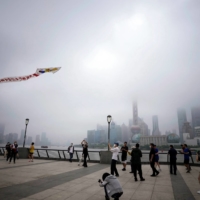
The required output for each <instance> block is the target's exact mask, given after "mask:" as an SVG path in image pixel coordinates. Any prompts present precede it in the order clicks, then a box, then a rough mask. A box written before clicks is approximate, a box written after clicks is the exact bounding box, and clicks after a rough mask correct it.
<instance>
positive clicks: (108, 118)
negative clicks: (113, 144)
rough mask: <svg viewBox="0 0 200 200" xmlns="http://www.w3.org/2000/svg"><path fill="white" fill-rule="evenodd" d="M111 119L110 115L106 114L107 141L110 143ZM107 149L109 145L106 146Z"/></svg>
mask: <svg viewBox="0 0 200 200" xmlns="http://www.w3.org/2000/svg"><path fill="white" fill-rule="evenodd" d="M111 121H112V116H111V115H108V116H107V122H108V143H110V122H111ZM108 151H109V147H108Z"/></svg>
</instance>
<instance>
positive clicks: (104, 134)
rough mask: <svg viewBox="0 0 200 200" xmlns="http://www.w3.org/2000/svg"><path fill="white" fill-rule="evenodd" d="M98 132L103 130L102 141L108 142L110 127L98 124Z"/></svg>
mask: <svg viewBox="0 0 200 200" xmlns="http://www.w3.org/2000/svg"><path fill="white" fill-rule="evenodd" d="M97 130H101V141H102V142H108V125H106V126H105V125H100V124H97Z"/></svg>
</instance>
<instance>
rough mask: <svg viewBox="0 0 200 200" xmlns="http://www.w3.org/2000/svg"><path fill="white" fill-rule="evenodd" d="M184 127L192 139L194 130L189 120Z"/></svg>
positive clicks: (184, 131) (184, 130)
mask: <svg viewBox="0 0 200 200" xmlns="http://www.w3.org/2000/svg"><path fill="white" fill-rule="evenodd" d="M182 129H183V130H182V132H183V133H189V135H190V139H192V138H193V130H192V127H191V126H190V123H189V122H184V124H183V127H182Z"/></svg>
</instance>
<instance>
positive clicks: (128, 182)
mask: <svg viewBox="0 0 200 200" xmlns="http://www.w3.org/2000/svg"><path fill="white" fill-rule="evenodd" d="M77 164H78V163H76V162H73V163H69V162H67V161H51V160H35V161H34V162H33V163H32V162H31V163H30V162H28V160H24V159H21V160H20V159H19V160H17V161H16V164H13V163H11V164H8V163H7V162H6V161H5V159H4V158H3V157H0V200H4V199H5V200H9V199H12V200H13V199H14V200H18V199H22V200H34V199H35V200H40V199H41V200H42V199H45V200H65V199H67V200H79V199H80V200H86V199H88V200H104V199H105V198H104V191H103V188H100V187H99V185H98V183H97V181H98V179H99V178H101V177H102V174H103V173H104V172H109V171H110V170H109V165H100V164H96V163H89V164H88V168H82V167H79V166H78V165H77ZM117 168H118V170H119V174H120V177H119V181H120V183H121V185H122V187H123V191H124V194H123V196H122V197H121V198H120V199H121V200H123V199H126V200H128V199H129V200H131V199H135V200H137V199H138V200H139V199H141V200H173V199H175V200H178V199H180V200H184V199H185V200H193V199H196V200H197V199H199V200H200V195H198V194H197V190H200V185H199V183H198V181H197V176H198V173H199V171H200V169H199V167H192V171H191V173H190V174H187V173H186V171H185V168H184V167H183V166H178V174H177V176H175V175H170V174H169V167H168V166H167V165H163V166H162V171H161V172H160V174H159V175H158V176H157V177H150V175H151V169H150V166H149V165H143V166H142V169H143V175H144V178H145V179H146V180H145V181H144V182H140V181H138V182H135V181H134V179H133V175H132V174H130V173H129V170H130V166H127V171H125V172H123V171H121V168H122V166H121V165H117Z"/></svg>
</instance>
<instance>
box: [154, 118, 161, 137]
mask: <svg viewBox="0 0 200 200" xmlns="http://www.w3.org/2000/svg"><path fill="white" fill-rule="evenodd" d="M152 121H153V131H152V135H153V136H155V135H161V134H160V131H159V126H158V116H157V115H154V116H153V117H152Z"/></svg>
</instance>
